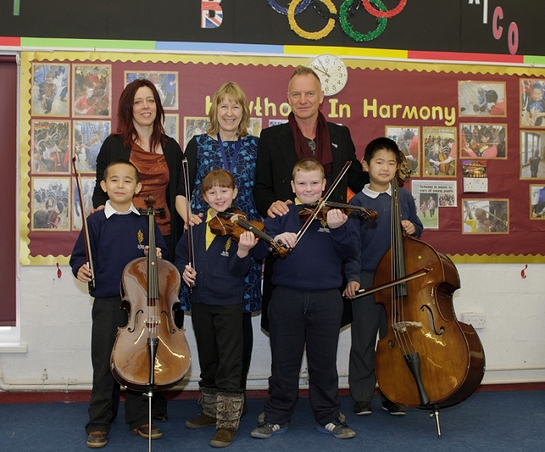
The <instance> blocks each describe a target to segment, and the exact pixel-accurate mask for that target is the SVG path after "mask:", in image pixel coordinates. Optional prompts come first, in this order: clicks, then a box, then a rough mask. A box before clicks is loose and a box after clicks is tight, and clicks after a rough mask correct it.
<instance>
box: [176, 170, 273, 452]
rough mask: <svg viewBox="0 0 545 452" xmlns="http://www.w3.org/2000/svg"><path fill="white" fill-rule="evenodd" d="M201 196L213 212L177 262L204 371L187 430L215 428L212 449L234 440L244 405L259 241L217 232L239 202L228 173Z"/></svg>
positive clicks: (210, 178) (217, 173)
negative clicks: (250, 293)
mask: <svg viewBox="0 0 545 452" xmlns="http://www.w3.org/2000/svg"><path fill="white" fill-rule="evenodd" d="M201 193H202V198H203V200H204V201H205V202H206V203H207V204H208V205H209V207H210V208H209V209H208V212H207V214H206V221H203V222H201V223H200V224H198V225H195V226H192V227H191V229H190V230H187V231H186V232H185V233H184V235H183V236H182V238H181V239H180V241H179V242H178V245H177V247H176V260H175V265H176V267H177V268H178V270H179V271H180V273H181V274H182V279H183V280H184V282H185V283H186V284H187V285H188V286H189V287H190V288H191V289H190V291H191V294H190V300H191V306H192V312H191V320H192V323H193V330H194V332H195V338H196V341H197V349H198V353H199V365H200V368H201V375H200V376H201V381H200V382H199V386H200V391H201V404H202V411H201V413H200V414H199V415H198V416H197V417H196V418H194V419H191V420H189V421H187V422H186V424H185V425H186V427H187V428H191V429H198V428H203V427H208V426H212V425H215V426H216V433H215V435H214V437H213V438H212V440H211V441H210V445H211V446H212V447H226V446H229V445H230V444H231V443H232V442H233V440H234V439H235V435H236V431H237V430H238V426H239V423H240V417H241V415H242V408H243V405H244V389H243V388H242V387H241V375H242V345H243V340H242V339H243V338H242V314H243V299H244V278H245V276H246V274H247V273H248V271H249V270H250V267H251V265H252V259H253V258H252V256H251V255H250V250H251V249H252V248H254V246H255V245H256V244H257V240H258V239H257V238H256V236H255V235H254V234H253V233H252V232H249V231H244V232H241V233H240V234H238V236H237V235H234V234H233V236H231V235H229V233H227V234H218V233H217V232H215V230H218V229H219V230H220V231H221V230H222V229H221V228H222V223H221V221H220V220H219V219H218V218H219V217H218V216H217V215H218V213H223V212H226V211H227V210H228V209H230V208H231V207H232V204H233V201H234V200H235V198H236V196H237V188H236V187H235V179H234V177H233V176H232V174H231V173H229V171H226V170H223V169H216V170H213V171H211V172H209V173H208V174H207V175H206V176H205V177H204V179H203V181H202V184H201ZM213 225H218V226H217V227H213ZM224 227H226V226H225V225H224ZM213 230H214V232H213ZM189 234H191V235H192V239H191V238H190V235H189ZM215 234H218V235H215ZM191 242H193V243H192V244H191ZM237 242H238V243H237ZM193 252H194V256H193ZM264 254H265V253H263V256H261V258H263V257H264Z"/></svg>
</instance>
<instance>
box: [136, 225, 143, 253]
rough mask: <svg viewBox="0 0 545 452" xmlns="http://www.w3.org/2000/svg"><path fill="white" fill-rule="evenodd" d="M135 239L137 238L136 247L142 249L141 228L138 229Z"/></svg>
mask: <svg viewBox="0 0 545 452" xmlns="http://www.w3.org/2000/svg"><path fill="white" fill-rule="evenodd" d="M136 239H137V240H138V247H137V248H138V249H139V250H143V249H144V233H143V232H142V229H139V230H138V232H137V233H136Z"/></svg>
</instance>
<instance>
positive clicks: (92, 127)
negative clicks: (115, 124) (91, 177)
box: [74, 121, 111, 173]
mask: <svg viewBox="0 0 545 452" xmlns="http://www.w3.org/2000/svg"><path fill="white" fill-rule="evenodd" d="M110 128H111V123H110V121H74V157H76V167H77V169H78V171H79V172H81V173H94V172H95V171H96V170H97V156H98V153H99V151H100V148H101V146H102V143H103V142H104V140H105V139H106V138H107V137H108V135H110Z"/></svg>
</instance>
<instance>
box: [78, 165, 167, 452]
mask: <svg viewBox="0 0 545 452" xmlns="http://www.w3.org/2000/svg"><path fill="white" fill-rule="evenodd" d="M100 186H101V188H102V190H104V191H105V192H106V193H107V194H108V197H109V200H108V201H106V206H105V208H104V209H102V210H98V211H96V212H95V213H93V214H91V215H90V216H89V217H88V219H87V228H88V232H89V243H85V237H84V234H83V231H82V232H81V233H80V235H79V237H78V239H77V241H76V243H75V245H74V250H73V251H72V256H71V257H70V266H71V267H72V272H73V274H74V276H75V277H76V278H77V279H78V280H79V281H82V282H84V283H90V282H91V281H92V278H93V276H94V281H95V284H94V286H95V287H94V289H92V290H91V292H90V293H91V296H93V297H94V298H95V300H94V302H93V310H92V320H93V325H92V331H91V359H92V364H93V388H92V390H91V400H90V403H89V422H88V423H87V425H86V426H85V430H86V432H87V435H88V436H87V446H88V447H90V448H101V447H104V446H106V444H107V442H108V441H107V435H108V433H109V432H110V428H111V424H112V422H113V421H114V420H115V418H116V416H117V411H118V406H119V395H120V387H119V383H118V382H116V381H115V379H114V377H113V375H112V372H111V370H110V356H111V354H112V349H113V346H114V342H115V338H116V334H117V329H118V327H123V326H125V325H126V324H127V321H128V318H127V311H125V310H124V309H121V297H120V293H119V284H120V282H121V276H122V272H123V269H124V268H125V266H126V265H127V264H128V263H129V262H130V261H132V260H133V259H137V258H140V257H143V256H144V255H146V253H147V248H148V246H147V243H148V234H149V226H148V219H147V218H146V217H145V216H141V215H140V213H139V212H138V210H136V208H135V207H134V205H133V203H132V199H133V196H134V195H136V194H137V193H139V192H140V190H141V188H142V184H141V183H140V179H139V174H138V170H137V169H136V167H135V166H134V165H133V164H132V163H130V162H128V161H115V162H112V163H110V164H109V165H108V166H107V168H106V169H105V171H104V179H103V180H102V181H101V182H100ZM155 237H156V243H157V256H158V257H161V250H166V249H167V248H166V244H165V242H164V240H163V236H162V235H161V232H160V231H159V228H158V227H157V226H156V227H155ZM87 247H89V248H90V249H91V255H92V257H93V262H92V268H93V273H91V269H90V268H89V265H88V263H87V253H86V248H87ZM125 421H126V422H127V424H129V428H130V429H131V432H132V433H134V434H137V435H140V436H142V437H144V438H149V437H150V436H151V438H152V439H157V438H161V437H162V432H161V430H160V429H159V428H157V427H156V426H155V425H153V424H151V428H150V425H149V424H148V402H147V399H146V398H145V397H143V396H142V394H141V393H135V392H132V391H130V390H127V391H126V398H125Z"/></svg>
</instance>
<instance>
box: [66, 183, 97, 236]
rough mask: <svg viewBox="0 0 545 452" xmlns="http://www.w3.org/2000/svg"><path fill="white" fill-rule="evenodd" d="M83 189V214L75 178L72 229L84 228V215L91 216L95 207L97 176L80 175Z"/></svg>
mask: <svg viewBox="0 0 545 452" xmlns="http://www.w3.org/2000/svg"><path fill="white" fill-rule="evenodd" d="M79 183H80V184H81V191H82V192H83V209H84V212H83V215H82V212H81V201H80V197H79V190H78V184H77V183H76V180H75V179H74V180H73V184H72V196H73V198H72V199H73V200H74V202H73V203H72V230H74V231H79V230H80V229H81V228H82V224H83V217H84V216H85V217H87V216H89V214H90V213H91V210H92V209H93V190H94V189H95V183H96V177H80V178H79Z"/></svg>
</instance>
